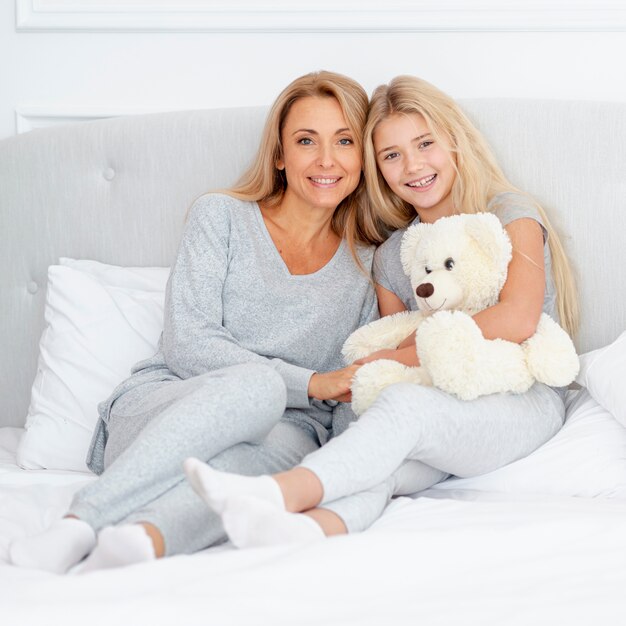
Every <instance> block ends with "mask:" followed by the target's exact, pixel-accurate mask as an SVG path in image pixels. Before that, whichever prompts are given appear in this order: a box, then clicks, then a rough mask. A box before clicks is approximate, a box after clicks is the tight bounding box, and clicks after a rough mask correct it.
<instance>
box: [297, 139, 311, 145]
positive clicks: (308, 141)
mask: <svg viewBox="0 0 626 626" xmlns="http://www.w3.org/2000/svg"><path fill="white" fill-rule="evenodd" d="M298 143H300V144H302V145H303V146H310V145H311V144H312V143H313V140H312V139H311V138H310V137H302V139H298Z"/></svg>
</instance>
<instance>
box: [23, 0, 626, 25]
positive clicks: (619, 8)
mask: <svg viewBox="0 0 626 626" xmlns="http://www.w3.org/2000/svg"><path fill="white" fill-rule="evenodd" d="M16 4H17V28H18V30H61V31H72V30H80V31H126V30H130V31H177V32H181V31H184V32H189V31H205V32H206V31H209V32H219V31H230V32H258V31H278V32H314V31H317V32H333V31H348V32H351V31H356V32H364V31H365V32H380V31H392V32H393V31H403V32H406V31H429V30H435V31H450V30H453V31H454V30H472V31H489V30H496V31H503V30H505V31H508V30H514V31H517V30H533V31H536V30H540V31H543V30H556V31H559V30H620V29H622V30H623V29H624V26H625V25H626V8H625V7H624V6H623V2H620V1H619V0H612V1H611V0H596V1H595V2H593V3H591V2H589V1H587V0H584V1H581V0H578V1H577V0H508V1H506V0H505V1H503V0H482V1H480V2H467V1H466V0H421V1H416V0H391V1H387V2H385V1H384V0H332V1H329V0H256V1H249V0H229V1H227V2H226V1H222V0H187V1H186V2H185V3H180V2H172V1H171V0H135V1H133V2H128V1H126V0H108V2H106V3H105V2H102V1H101V0H65V1H63V0H16Z"/></svg>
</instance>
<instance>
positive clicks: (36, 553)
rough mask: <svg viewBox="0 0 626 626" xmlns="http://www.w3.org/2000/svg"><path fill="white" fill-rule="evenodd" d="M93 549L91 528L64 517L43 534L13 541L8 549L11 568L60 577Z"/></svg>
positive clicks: (94, 541) (81, 522) (83, 523)
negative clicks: (37, 570) (58, 575)
mask: <svg viewBox="0 0 626 626" xmlns="http://www.w3.org/2000/svg"><path fill="white" fill-rule="evenodd" d="M95 545H96V533H95V532H94V530H93V528H92V527H91V526H90V525H89V524H87V522H83V521H82V520H79V519H76V518H74V517H64V518H63V519H60V520H58V521H56V522H54V524H52V526H50V527H49V528H47V529H46V530H44V531H43V532H41V533H39V534H37V535H32V536H30V537H21V538H20V539H15V540H14V541H12V542H11V544H10V545H9V559H10V560H11V563H13V565H17V566H19V567H29V568H32V569H41V570H46V571H48V572H55V573H57V574H64V573H65V572H67V570H68V569H70V567H72V566H73V565H76V563H78V562H79V561H80V560H82V559H83V558H84V557H85V556H86V555H87V554H89V553H90V552H91V550H93V548H94V546H95Z"/></svg>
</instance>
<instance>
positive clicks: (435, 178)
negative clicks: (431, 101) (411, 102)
mask: <svg viewBox="0 0 626 626" xmlns="http://www.w3.org/2000/svg"><path fill="white" fill-rule="evenodd" d="M374 151H375V153H376V163H377V165H378V168H379V169H380V172H381V174H382V175H383V177H384V179H385V180H386V181H387V184H388V185H389V188H390V189H391V191H393V192H394V193H395V194H396V195H398V196H399V197H400V198H402V200H405V201H406V202H408V203H409V204H411V205H412V206H413V208H414V209H415V211H416V212H417V214H418V215H419V217H420V220H421V221H422V222H434V221H435V220H436V219H438V218H439V217H444V216H446V215H452V214H453V213H454V206H453V204H452V185H453V183H454V181H455V179H456V170H455V168H454V163H453V159H452V155H451V154H450V152H449V151H448V150H447V149H446V148H445V147H444V146H442V145H440V144H438V143H437V141H436V140H435V137H434V136H433V134H432V133H431V132H430V129H429V128H428V126H427V124H426V120H424V118H423V117H422V116H421V115H419V114H418V113H407V114H394V115H392V116H390V117H388V118H386V119H385V120H383V121H382V122H381V123H380V124H378V126H377V127H376V130H375V131H374Z"/></svg>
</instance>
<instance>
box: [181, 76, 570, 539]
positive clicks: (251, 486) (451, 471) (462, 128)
mask: <svg viewBox="0 0 626 626" xmlns="http://www.w3.org/2000/svg"><path fill="white" fill-rule="evenodd" d="M364 144H365V172H366V178H367V185H368V191H369V194H370V199H371V202H372V205H373V206H374V207H376V209H377V212H378V216H379V217H380V218H381V219H382V220H383V221H384V222H385V223H386V224H387V225H388V227H390V228H391V229H396V230H395V232H394V233H393V234H392V235H391V237H390V238H389V239H388V240H387V241H386V242H385V243H384V244H383V245H382V246H380V247H379V248H378V250H377V252H376V256H375V261H374V279H375V282H376V291H377V294H378V300H379V308H380V314H381V315H390V314H392V313H396V312H399V311H403V310H406V309H414V308H416V303H415V298H414V294H413V293H412V289H411V285H410V283H409V279H408V278H407V277H406V276H405V275H404V272H403V271H402V267H401V263H400V241H401V238H402V235H403V233H404V231H405V229H406V227H407V226H408V225H409V224H411V223H412V222H414V221H418V220H419V221H422V222H428V223H432V222H435V221H436V220H438V219H439V218H441V217H444V216H449V215H453V214H455V213H473V212H477V211H491V212H493V213H495V215H496V216H497V217H498V218H499V219H500V221H501V222H502V224H503V226H504V227H505V229H506V230H507V232H508V234H509V236H510V238H511V241H512V244H513V258H512V260H511V263H510V265H509V268H508V277H507V281H506V283H505V285H504V288H503V290H502V292H501V297H500V300H499V302H498V303H497V304H496V305H494V306H492V307H490V308H488V309H486V310H485V311H482V312H480V313H478V314H477V315H475V317H474V319H475V321H476V323H477V324H478V326H479V327H480V329H481V331H482V333H483V335H484V336H485V337H487V338H489V339H492V338H496V337H500V338H503V339H506V340H509V341H515V342H522V341H524V340H525V339H527V338H528V337H529V336H531V335H532V334H533V333H534V332H535V328H536V326H537V323H538V320H539V316H540V314H541V312H542V310H543V311H546V312H547V313H549V314H550V315H552V316H553V317H555V318H556V319H560V321H561V324H562V325H563V326H564V327H565V328H566V329H567V330H568V331H569V332H573V331H574V330H575V328H576V323H577V305H576V297H575V293H574V291H575V290H574V287H573V280H572V275H571V271H570V268H569V264H568V262H567V258H566V256H565V254H564V252H563V249H562V246H561V244H560V242H559V238H558V235H557V233H556V232H555V231H554V229H553V228H552V227H551V225H550V223H549V221H548V219H547V217H546V214H545V212H544V211H543V210H542V208H541V207H540V206H539V205H538V204H537V203H536V202H534V201H533V200H532V199H531V198H530V197H528V196H527V195H525V194H523V193H521V192H519V191H518V190H517V189H515V188H514V187H513V185H511V184H510V183H509V182H508V181H507V179H506V178H505V176H504V174H503V173H502V171H501V170H500V168H499V167H498V165H497V164H496V162H495V160H494V158H493V156H492V154H491V152H490V150H489V148H488V146H487V144H486V142H485V140H484V139H483V138H482V136H481V135H480V133H479V132H478V131H477V130H476V129H475V128H474V127H473V126H472V124H471V123H470V122H469V121H468V119H467V118H466V116H465V115H464V114H463V112H462V111H461V110H460V108H459V107H458V105H457V104H456V103H455V102H454V101H453V100H452V99H450V98H449V97H448V96H446V95H445V94H443V93H442V92H441V91H439V90H438V89H436V88H435V87H433V86H432V85H430V84H428V83H427V82H425V81H423V80H419V79H417V78H414V77H410V76H400V77H398V78H395V79H394V80H393V81H391V83H390V84H389V85H384V86H381V87H379V88H378V89H376V91H375V92H374V94H373V97H372V101H371V104H370V110H369V116H368V122H367V126H366V130H365V139H364ZM379 358H386V359H395V360H398V361H400V362H402V363H405V364H407V365H417V364H418V363H419V355H418V354H416V350H415V338H414V336H412V337H407V338H406V340H405V341H404V342H402V343H401V344H400V345H399V346H398V347H397V349H394V350H383V351H380V352H377V353H375V354H373V355H370V356H369V357H368V358H366V359H363V360H361V361H359V362H357V363H364V362H368V361H372V360H375V359H379ZM563 419H564V406H563V399H562V390H558V389H552V388H550V387H547V386H545V385H542V384H538V383H537V384H535V385H534V386H533V387H532V388H531V389H530V390H529V391H528V392H526V393H524V394H519V395H514V394H493V395H490V396H484V397H481V398H478V399H477V400H474V401H470V402H464V401H461V400H458V399H456V398H454V397H453V396H450V395H448V394H446V393H444V392H442V391H440V390H438V389H435V388H432V387H422V386H419V385H411V384H397V385H392V386H390V387H388V388H387V389H385V390H384V391H383V392H382V393H381V394H380V396H379V397H378V399H377V400H376V402H375V403H374V404H373V405H372V407H371V408H370V409H369V410H367V411H366V412H365V413H364V414H363V415H362V416H361V417H360V418H359V420H358V421H357V422H355V423H353V424H352V425H351V427H350V428H348V430H347V431H346V432H345V433H343V434H342V435H341V436H339V437H337V438H335V439H333V440H332V441H331V442H329V444H328V445H327V446H325V447H324V448H323V449H321V450H319V451H317V452H314V453H312V454H311V455H309V456H307V458H305V459H304V461H303V462H302V463H301V464H300V465H299V466H298V467H296V468H294V469H292V470H290V471H288V472H283V473H280V474H277V475H274V476H273V477H268V476H263V477H256V478H244V477H240V476H233V475H230V474H221V473H219V472H215V471H213V470H211V469H210V468H207V467H206V466H204V464H202V463H200V462H198V461H195V460H192V459H191V460H189V461H187V463H186V471H187V475H188V477H189V479H190V481H191V482H192V484H193V485H194V487H195V489H196V490H197V491H198V493H199V494H200V495H201V496H202V497H203V498H204V499H205V500H206V501H207V503H208V504H209V506H210V507H212V508H213V509H214V510H216V511H218V512H219V513H220V514H221V515H222V519H223V522H224V525H225V528H226V530H227V533H228V534H229V536H230V538H231V539H232V541H233V543H234V544H235V545H237V546H240V547H245V546H250V545H266V544H272V543H280V542H285V541H308V540H313V539H316V538H319V537H323V536H324V535H331V534H340V533H345V532H354V531H360V530H363V529H365V528H367V527H368V526H369V525H370V524H371V523H372V522H373V521H374V520H376V519H377V518H378V516H379V515H380V514H381V513H382V511H383V509H384V507H385V505H386V504H387V503H388V502H389V499H390V498H391V497H392V496H393V495H402V494H410V493H414V492H417V491H419V490H422V489H425V488H428V487H430V486H432V485H434V484H436V483H438V482H440V481H442V480H445V479H446V478H448V477H449V476H450V475H456V476H462V477H469V476H475V475H478V474H482V473H485V472H489V471H492V470H494V469H496V468H498V467H501V466H503V465H505V464H507V463H511V462H512V461H515V460H516V459H519V458H521V457H523V456H526V455H528V454H529V453H530V452H532V451H533V450H535V449H536V448H537V447H539V446H540V445H541V444H542V443H544V442H545V441H547V440H548V439H549V438H550V437H552V436H553V435H554V434H555V433H556V432H557V430H558V429H559V428H560V427H561V425H562V422H563ZM294 513H295V514H294ZM299 513H305V514H304V515H300V514H299Z"/></svg>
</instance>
